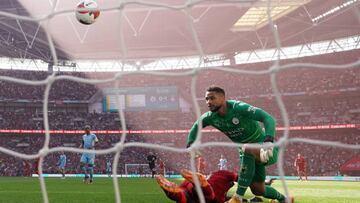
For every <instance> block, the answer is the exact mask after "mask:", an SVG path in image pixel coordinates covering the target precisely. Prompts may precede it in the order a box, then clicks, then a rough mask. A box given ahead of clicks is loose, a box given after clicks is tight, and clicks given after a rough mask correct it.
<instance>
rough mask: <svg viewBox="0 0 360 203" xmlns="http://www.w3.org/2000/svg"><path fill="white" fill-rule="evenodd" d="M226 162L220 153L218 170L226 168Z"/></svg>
mask: <svg viewBox="0 0 360 203" xmlns="http://www.w3.org/2000/svg"><path fill="white" fill-rule="evenodd" d="M226 164H227V160H226V158H224V156H223V155H221V156H220V159H219V163H218V166H219V168H220V170H227V166H226Z"/></svg>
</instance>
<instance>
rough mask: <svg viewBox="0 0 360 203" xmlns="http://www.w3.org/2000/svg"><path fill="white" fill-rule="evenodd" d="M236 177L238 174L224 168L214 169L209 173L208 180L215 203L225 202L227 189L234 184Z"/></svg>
mask: <svg viewBox="0 0 360 203" xmlns="http://www.w3.org/2000/svg"><path fill="white" fill-rule="evenodd" d="M237 179H238V175H237V174H236V173H234V172H230V171H225V170H220V171H215V172H214V173H212V174H211V176H210V177H209V179H208V182H209V184H210V185H211V186H212V188H213V190H214V193H215V199H216V202H217V203H220V202H221V203H223V202H225V197H226V193H227V191H228V190H229V189H230V188H231V187H232V186H233V185H234V182H236V181H237Z"/></svg>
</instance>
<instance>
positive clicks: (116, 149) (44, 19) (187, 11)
mask: <svg viewBox="0 0 360 203" xmlns="http://www.w3.org/2000/svg"><path fill="white" fill-rule="evenodd" d="M59 2H60V1H56V0H55V1H52V10H50V11H49V12H48V13H44V15H43V16H41V17H36V18H32V17H27V16H21V15H16V14H13V13H9V12H3V11H0V15H1V16H5V17H10V18H13V19H18V20H21V21H34V22H40V23H41V24H42V25H43V26H44V27H47V26H49V23H50V21H48V20H51V19H52V18H55V17H56V16H57V15H61V14H66V13H73V12H74V11H75V9H72V10H62V11H56V9H55V8H56V5H58V3H59ZM202 3H207V1H204V0H199V1H186V2H185V3H184V2H182V3H181V4H178V5H169V4H163V3H160V2H147V1H119V2H118V4H117V6H115V7H111V8H105V9H104V8H103V9H101V12H102V13H104V12H113V11H117V12H118V13H119V16H120V18H122V17H123V15H122V11H123V9H124V8H125V7H126V6H132V5H136V6H141V7H142V8H148V9H153V8H162V9H170V10H174V11H181V12H183V13H184V15H185V16H186V18H187V19H188V26H189V29H190V32H191V37H192V38H191V40H192V42H193V44H194V46H195V47H196V50H197V53H198V56H199V60H198V62H199V63H198V64H197V66H194V67H193V68H192V69H189V70H187V71H181V72H180V71H174V72H173V71H162V72H161V71H135V72H117V73H116V74H114V75H113V76H112V77H108V78H105V79H84V78H82V77H74V76H69V75H56V72H53V73H52V74H51V75H49V76H48V77H47V78H46V79H44V80H40V81H34V80H25V79H19V78H14V77H8V76H0V80H1V81H5V82H13V83H18V84H23V85H31V86H45V89H44V99H43V112H44V114H43V124H44V129H45V141H44V144H43V146H42V148H41V150H39V152H38V153H37V154H33V155H29V154H23V153H18V152H16V151H12V150H9V149H7V148H5V147H0V151H1V152H2V153H5V154H8V155H9V156H15V157H19V158H22V159H36V158H40V164H39V174H40V176H39V180H40V184H41V191H42V196H43V201H44V202H46V203H47V202H49V200H48V194H47V190H46V184H45V181H44V177H43V176H41V174H42V173H43V168H42V166H43V161H44V158H45V157H46V156H47V155H49V154H50V153H54V152H60V151H65V152H72V153H82V152H94V153H96V154H98V155H105V154H109V153H115V156H114V157H113V163H112V167H113V184H114V191H115V198H116V202H121V198H120V188H119V185H118V179H117V178H116V177H117V167H118V163H119V159H121V155H120V154H121V152H123V150H124V149H126V148H130V147H144V148H149V149H161V150H162V151H167V152H169V153H170V152H173V153H182V154H184V156H185V154H187V153H190V154H191V169H192V170H193V171H196V169H195V152H196V151H198V150H201V149H204V148H207V147H210V146H212V147H226V148H228V147H231V148H238V147H239V146H241V145H238V144H235V143H224V142H205V143H204V142H202V140H203V138H202V132H201V126H200V131H199V134H198V138H197V140H196V142H195V143H194V144H193V145H192V147H191V148H189V149H185V148H176V147H172V146H164V145H161V144H152V143H142V142H129V143H126V142H125V140H126V137H127V133H126V132H127V129H126V117H125V114H124V112H123V111H120V112H119V117H120V122H121V123H120V125H121V127H122V136H121V140H120V141H118V142H117V143H116V144H115V145H114V146H113V147H111V148H108V149H101V150H84V149H78V148H74V147H50V140H51V136H50V133H49V131H50V128H49V116H48V109H49V107H48V104H49V94H50V90H51V87H52V85H53V84H54V83H55V82H56V81H63V82H65V81H74V82H78V83H86V84H92V85H97V84H105V83H112V84H114V86H113V87H115V88H119V86H120V85H119V83H120V81H121V80H122V79H123V78H126V77H127V76H129V75H136V74H145V75H150V76H159V77H166V78H168V79H169V80H171V79H172V78H177V77H184V76H188V77H191V78H192V79H191V87H190V91H191V97H192V103H193V104H192V106H193V107H194V111H195V113H196V117H197V118H199V117H200V115H201V110H200V107H199V104H198V101H197V98H198V95H199V94H198V93H197V85H198V84H197V77H198V76H199V75H201V74H202V73H203V72H205V71H209V70H214V71H219V72H220V74H221V73H228V72H229V73H231V74H234V75H269V76H270V82H271V90H272V94H273V95H274V96H275V98H276V103H277V105H278V107H279V109H280V112H281V118H282V121H283V126H284V131H283V133H282V135H278V137H281V139H279V140H278V141H277V142H276V143H274V145H276V146H279V147H280V151H279V152H280V153H279V160H278V162H277V169H278V172H279V175H280V176H282V177H283V176H284V174H285V173H284V170H283V165H284V151H285V149H286V146H287V145H289V144H291V143H307V144H311V145H323V146H333V147H338V148H346V149H351V150H359V149H360V146H359V145H357V144H344V143H340V142H337V141H322V140H315V139H307V138H290V137H289V127H290V124H289V118H288V114H287V111H286V108H285V105H284V102H283V98H282V94H281V93H280V91H279V88H278V84H277V75H278V74H279V73H280V72H282V71H286V70H288V69H298V68H302V69H329V70H330V69H340V70H345V69H352V68H359V67H360V61H359V60H356V61H353V62H351V63H346V64H340V65H329V64H316V63H287V64H285V65H281V64H280V62H281V60H280V59H281V55H282V53H281V51H277V52H275V53H276V56H277V60H275V61H274V62H273V63H272V64H271V65H269V66H270V67H268V68H267V69H264V70H249V69H239V68H237V67H232V66H226V67H217V66H215V67H206V68H204V60H205V58H206V57H205V54H204V50H203V47H202V43H206V42H201V41H200V40H199V33H197V31H196V28H195V27H194V18H193V16H192V15H191V8H193V7H196V5H201V4H202ZM208 3H209V4H211V3H214V2H212V1H209V2H208ZM223 3H226V4H229V5H234V6H235V5H236V6H240V7H241V6H244V5H246V6H249V5H252V4H254V2H253V1H223ZM263 3H264V4H266V5H267V11H266V15H267V20H268V25H266V26H269V27H270V30H271V34H272V35H273V38H274V42H275V44H276V49H277V50H281V47H282V46H281V44H280V42H281V40H280V36H279V33H278V29H277V27H276V25H275V24H274V21H273V17H272V15H271V12H275V10H271V9H270V8H271V4H272V3H273V2H272V1H264V2H263ZM351 9H352V10H353V11H354V16H353V17H354V18H356V19H357V20H358V22H360V17H359V12H358V10H357V6H353V7H351ZM328 15H330V14H328ZM199 18H200V17H199ZM319 18H320V17H319ZM195 20H196V19H195ZM315 21H319V19H315ZM46 30H47V29H45V31H46ZM122 31H123V30H122V25H120V30H119V33H120V34H119V35H118V36H119V38H120V40H119V41H120V42H119V44H120V47H121V53H122V60H121V61H124V62H125V63H126V61H127V47H126V39H125V38H124V36H123V35H122V34H121V33H122ZM137 31H139V30H137ZM46 34H47V35H46V36H47V39H48V42H47V43H48V45H49V47H50V50H51V56H52V58H53V61H54V64H57V61H58V58H57V53H56V50H55V45H54V40H53V38H52V36H51V34H50V33H49V32H48V31H47V32H46ZM125 63H121V66H125ZM118 98H119V97H118ZM117 105H118V107H119V109H122V108H120V106H121V101H120V100H119V101H118V104H117ZM265 110H266V109H265ZM190 125H191V124H190ZM278 134H279V133H278ZM195 180H196V181H195V184H196V189H197V191H198V193H199V197H200V201H201V202H202V203H203V202H205V199H204V196H203V195H202V192H201V189H200V186H199V182H198V181H197V179H196V178H195ZM282 183H283V186H284V189H285V195H287V196H289V191H288V189H287V186H286V182H285V181H284V179H282Z"/></svg>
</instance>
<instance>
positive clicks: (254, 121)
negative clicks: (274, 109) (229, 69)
mask: <svg viewBox="0 0 360 203" xmlns="http://www.w3.org/2000/svg"><path fill="white" fill-rule="evenodd" d="M205 100H206V103H207V106H208V108H209V110H210V111H208V112H206V113H204V114H203V115H202V116H201V118H200V120H198V121H197V122H195V123H194V125H193V126H192V128H191V130H190V132H189V135H188V141H187V147H190V146H191V144H192V143H193V142H194V141H195V140H196V136H197V131H198V122H199V121H202V126H203V127H206V126H213V127H214V128H216V129H218V130H219V131H221V132H223V133H224V134H225V135H226V136H227V137H228V138H230V139H231V140H232V141H233V142H235V143H241V144H244V145H243V146H242V147H241V149H240V150H239V154H240V165H241V167H240V170H239V175H238V181H237V182H238V187H237V190H236V193H235V195H234V196H233V197H232V198H231V199H230V200H229V203H240V202H242V198H243V196H244V194H245V191H246V189H247V188H248V187H250V189H251V192H252V193H253V194H254V195H258V196H263V197H265V198H268V199H277V200H278V201H279V202H286V197H285V196H284V195H282V194H281V193H279V192H278V191H277V190H275V189H274V188H273V187H271V186H265V177H266V171H265V166H268V165H271V164H274V163H276V161H277V156H278V148H277V147H275V148H272V147H267V146H266V144H265V143H267V142H269V143H272V142H273V141H274V136H275V126H276V122H275V119H274V118H273V117H272V116H271V115H269V114H268V113H267V112H265V111H264V110H262V109H260V108H257V107H254V106H251V105H249V104H247V103H245V102H241V101H235V100H226V99H225V91H224V90H223V89H222V88H220V87H217V86H210V87H209V88H208V89H207V90H206V94H205ZM259 122H262V123H263V125H264V128H265V131H264V130H263V129H262V127H261V126H260V124H259ZM245 143H253V144H257V145H258V146H259V147H260V148H254V147H251V146H254V145H249V144H245Z"/></svg>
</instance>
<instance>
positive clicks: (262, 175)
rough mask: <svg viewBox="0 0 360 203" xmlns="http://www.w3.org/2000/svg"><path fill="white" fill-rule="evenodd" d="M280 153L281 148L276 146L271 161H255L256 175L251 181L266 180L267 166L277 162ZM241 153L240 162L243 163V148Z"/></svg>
mask: <svg viewBox="0 0 360 203" xmlns="http://www.w3.org/2000/svg"><path fill="white" fill-rule="evenodd" d="M278 153H279V148H278V147H274V149H273V156H272V157H271V158H270V159H269V161H268V162H267V163H260V162H258V161H255V173H254V177H253V179H252V181H251V182H252V183H254V182H265V179H266V170H265V167H266V166H270V165H272V164H274V163H276V162H277V159H278ZM239 154H240V163H242V159H243V157H244V153H243V151H242V150H241V148H240V150H239Z"/></svg>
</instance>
